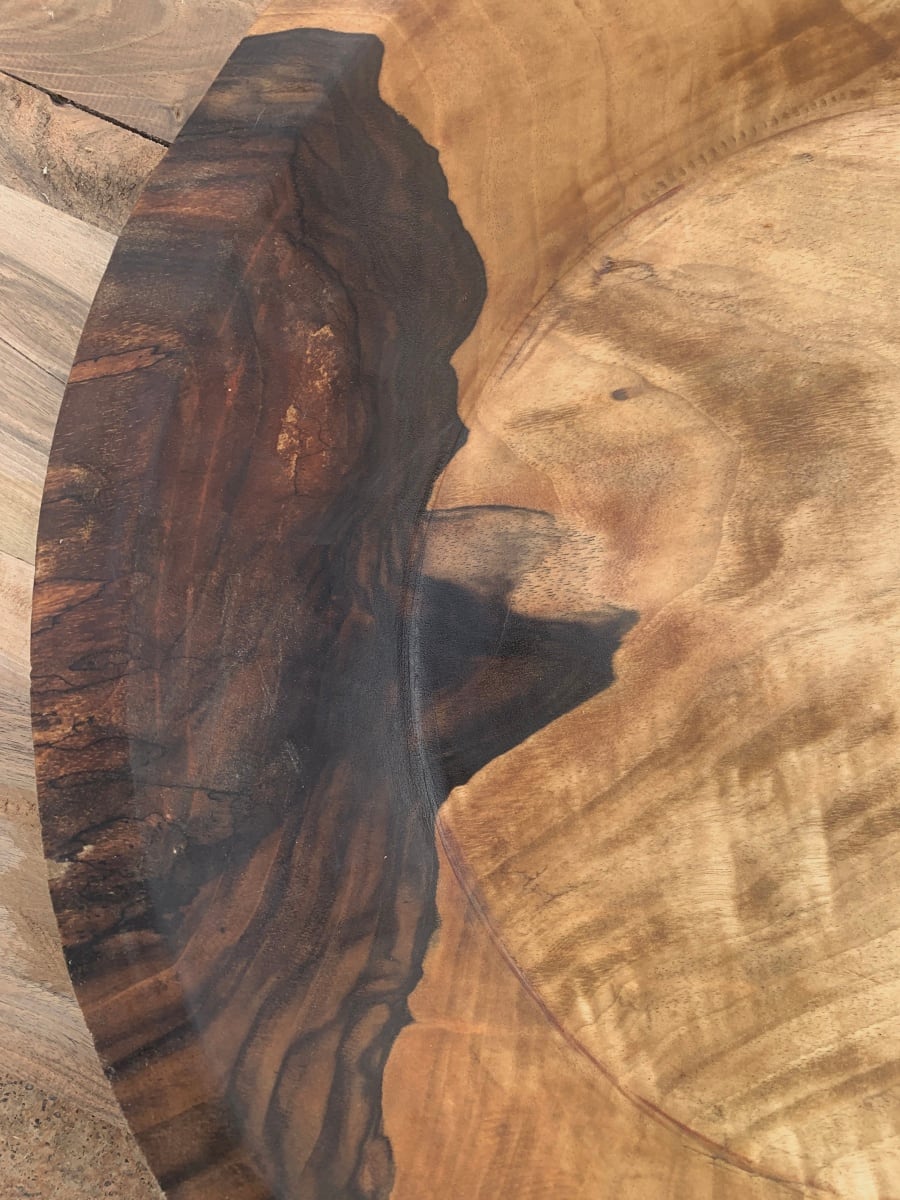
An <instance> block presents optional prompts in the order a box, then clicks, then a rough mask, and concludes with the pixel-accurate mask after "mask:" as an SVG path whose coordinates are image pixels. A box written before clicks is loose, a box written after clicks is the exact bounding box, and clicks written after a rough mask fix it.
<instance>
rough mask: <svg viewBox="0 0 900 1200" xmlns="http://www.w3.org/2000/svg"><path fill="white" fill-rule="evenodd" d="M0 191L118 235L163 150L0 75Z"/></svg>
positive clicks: (132, 134) (126, 131) (156, 144)
mask: <svg viewBox="0 0 900 1200" xmlns="http://www.w3.org/2000/svg"><path fill="white" fill-rule="evenodd" d="M0 127H2V129H3V137H2V138H0V186H4V187H9V188H14V189H15V190H16V191H19V192H23V193H24V194H25V195H26V196H30V197H31V198H32V199H33V200H42V201H43V202H44V203H45V204H49V205H51V206H52V207H53V208H58V209H60V210H61V211H62V212H65V213H69V214H70V215H71V216H73V217H79V218H80V219H81V220H84V221H88V222H90V224H92V225H97V226H99V227H100V228H101V229H106V230H109V231H110V232H111V233H118V232H119V230H120V229H121V228H122V226H123V225H124V224H125V221H126V220H127V218H128V214H129V213H130V212H131V209H132V208H133V207H134V202H135V200H136V199H137V196H138V193H139V192H140V190H141V188H142V187H143V186H144V184H145V183H146V181H147V176H148V175H149V174H150V172H151V171H152V170H153V168H154V167H155V166H156V164H157V163H158V162H159V160H160V158H161V157H162V155H163V152H164V149H165V147H163V146H162V145H159V144H158V143H156V142H151V141H149V140H148V139H147V138H143V137H139V136H138V135H137V134H134V133H130V132H129V131H128V130H126V129H120V128H118V127H117V126H115V125H112V124H110V123H109V122H107V121H101V120H100V119H99V118H98V117H94V116H92V115H91V114H90V113H86V112H82V111H81V110H80V109H78V108H75V107H74V106H73V105H71V104H65V103H59V102H55V101H54V100H52V99H51V98H50V97H49V96H48V95H47V94H46V93H45V92H42V91H39V90H38V89H37V88H33V87H30V86H29V85H28V84H25V83H20V82H19V81H18V80H16V79H11V78H10V77H9V76H4V75H2V74H0Z"/></svg>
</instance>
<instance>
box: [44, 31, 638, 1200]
mask: <svg viewBox="0 0 900 1200" xmlns="http://www.w3.org/2000/svg"><path fill="white" fill-rule="evenodd" d="M381 55H382V47H381V43H380V42H379V41H378V39H377V38H374V37H369V36H363V35H359V36H357V35H346V34H336V33H331V32H327V31H322V30H300V31H294V32H290V33H282V34H272V35H266V36H256V37H252V38H249V39H247V40H246V41H245V42H244V43H243V44H242V45H241V46H240V48H239V49H238V51H237V52H236V53H235V55H234V56H233V57H232V59H231V60H230V62H229V63H228V65H227V67H226V68H225V70H224V71H223V73H222V75H221V77H220V78H219V80H218V81H217V83H216V84H215V85H214V87H213V88H212V90H211V92H210V93H209V94H208V96H207V97H206V99H205V101H204V102H203V104H202V105H201V106H200V108H199V109H198V110H197V112H196V114H195V115H194V116H193V118H192V119H191V121H190V122H189V123H188V125H187V127H186V128H185V130H184V132H183V133H182V135H181V136H180V137H179V139H178V140H177V142H176V144H175V146H174V147H173V149H172V151H171V152H170V153H169V154H168V155H167V157H166V158H165V160H164V161H163V163H162V165H161V167H160V169H159V170H158V172H157V173H156V175H155V176H154V177H153V179H152V181H151V183H150V185H149V186H148V188H147V190H146V191H145V193H144V195H143V197H142V199H141V201H140V203H139V205H138V208H137V210H136V211H135V214H134V216H133V217H132V219H131V221H130V222H129V224H128V226H127V228H126V230H125V233H124V234H123V236H122V239H121V240H120V242H119V244H118V246H117V248H116V251H115V253H114V256H113V259H112V262H111V264H110V268H109V271H108V273H107V275H106V277H105V280H104V282H103V285H102V286H101V289H100V292H99V294H98V296H97V299H96V302H95V305H94V308H93V310H92V313H91V317H90V319H89V321H88V325H87V327H86V330H85V333H84V337H83V340H82V343H81V347H80V350H79V353H78V356H77V359H76V363H75V367H74V369H73V373H72V377H71V382H70V386H69V389H68V392H67V395H66V400H65V402H64V406H63V410H62V416H61V419H60V423H59V427H58V430H57V436H56V441H55V445H54V450H53V455H52V459H51V464H50V471H49V475H48V480H47V486H46V492H45V501H44V507H43V512H42V518H41V528H40V539H39V558H38V568H37V585H36V591H35V616H34V640H33V663H34V674H33V713H34V729H35V745H36V754H37V761H38V774H39V779H40V790H41V803H42V815H43V821H44V832H45V844H46V851H47V855H48V858H49V859H50V860H51V861H52V863H53V864H54V866H53V867H52V876H53V878H52V893H53V899H54V903H55V906H56V910H57V914H58V919H59V923H60V928H61V931H62V935H63V940H64V944H65V948H66V954H67V959H68V963H69V967H70V970H71V972H72V976H73V979H74V980H75V983H76V987H77V990H78V993H79V998H80V1000H81V1003H82V1006H83V1008H84V1011H85V1013H86V1016H87V1018H88V1022H89V1024H90V1026H91V1028H92V1030H93V1033H94V1035H95V1038H96V1041H97V1045H98V1049H99V1051H100V1054H101V1057H102V1059H103V1061H104V1063H105V1065H106V1067H107V1069H108V1072H109V1074H110V1076H111V1078H112V1079H113V1081H114V1084H115V1087H116V1090H117V1094H118V1096H119V1098H120V1100H121V1102H122V1104H123V1107H124V1109H125V1111H126V1114H127V1115H128V1118H129V1120H130V1121H131V1123H132V1126H133V1128H134V1129H135V1131H136V1133H137V1135H138V1137H139V1139H140V1141H141V1144H142V1146H143V1148H144V1150H145V1152H146V1153H147V1156H148V1160H149V1162H150V1164H151V1166H152V1168H153V1170H154V1171H155V1172H156V1174H157V1176H158V1178H159V1179H160V1181H161V1183H162V1185H163V1187H164V1189H165V1190H166V1191H167V1193H168V1194H169V1195H170V1196H174V1197H179V1198H187V1197H200V1196H203V1197H207V1196H209V1197H212V1196H217V1197H218V1196H223V1197H225V1196H227V1197H229V1198H232V1200H238V1198H240V1200H249V1198H261V1197H268V1196H277V1197H292V1198H300V1197H316V1198H318V1197H322V1198H329V1200H351V1198H352V1200H363V1198H368V1200H374V1198H378V1197H385V1196H387V1195H388V1194H389V1192H390V1189H391V1181H392V1161H391V1150H390V1145H389V1143H388V1140H387V1138H386V1137H385V1134H384V1131H383V1128H382V1115H381V1087H382V1072H383V1068H384V1064H385V1061H386V1058H387V1055H388V1053H389V1051H390V1049H391V1046H392V1043H393V1041H394V1039H395V1037H396V1035H397V1033H398V1031H399V1030H400V1029H401V1028H402V1026H403V1025H404V1024H405V1023H407V1022H408V1020H409V1014H408V1008H407V998H408V996H409V994H410V992H411V991H412V989H413V988H414V987H415V986H416V983H417V982H418V980H419V977H420V974H421V964H422V960H423V958H424V954H425V949H426V946H427V944H428V941H429V938H430V937H431V935H432V933H433V931H434V929H435V925H436V910H435V882H436V853H435V845H434V829H433V815H434V806H435V804H436V803H439V802H440V801H441V799H442V798H443V796H444V795H446V792H447V789H448V787H449V785H450V784H451V783H453V782H458V781H459V780H461V779H464V778H466V777H467V776H468V775H469V774H471V773H472V771H473V770H475V769H477V767H478V766H479V765H481V764H482V763H483V762H485V761H486V760H487V759H488V758H490V757H492V756H493V755H494V754H496V753H498V752H499V751H500V750H501V749H506V748H508V747H509V746H510V745H512V744H514V742H515V741H516V740H518V739H520V738H521V737H522V736H524V735H525V734H526V733H528V732H530V731H531V730H533V729H534V728H536V727H537V725H538V724H541V723H543V722H544V721H546V720H549V719H550V718H551V717H552V716H553V715H556V714H557V713H558V712H559V711H561V710H562V709H564V708H566V707H569V706H571V705H572V704H573V703H577V702H578V701H579V700H580V699H583V698H584V697H585V696H586V695H587V694H590V692H591V691H592V690H597V689H598V688H600V687H603V686H606V685H607V684H608V682H609V681H610V679H611V670H610V661H611V657H612V653H613V652H614V649H615V646H616V645H617V644H618V636H619V635H620V633H621V632H622V631H623V630H624V629H625V628H627V627H628V625H629V623H630V622H631V621H632V620H633V617H632V616H631V615H629V614H625V615H622V614H615V613H614V614H612V615H611V614H609V613H604V614H601V616H600V617H599V618H598V619H597V620H589V621H586V622H582V623H579V622H561V623H553V622H550V623H548V622H546V621H532V620H530V619H529V618H527V617H518V618H517V617H515V615H513V619H512V620H510V614H509V610H508V604H505V597H506V596H507V594H508V592H509V581H508V579H506V580H504V579H503V578H500V576H502V572H501V573H500V575H498V579H499V583H498V585H497V589H496V591H495V594H494V595H493V596H487V597H486V596H485V594H484V589H483V588H482V590H481V594H479V590H478V588H477V587H469V586H467V585H466V584H465V581H463V583H462V584H460V585H459V586H456V585H453V584H449V583H447V582H446V581H440V580H438V579H436V578H435V579H431V578H430V577H427V576H426V578H425V580H424V582H423V584H422V585H421V586H419V585H418V584H417V583H416V580H417V578H418V573H419V565H418V564H419V563H420V558H421V552H422V540H423V539H422V535H421V530H422V528H423V527H424V526H423V511H424V505H425V503H426V501H427V498H428V496H429V493H430V490H431V488H432V484H433V482H434V480H435V478H436V476H437V475H438V473H439V472H440V471H441V470H442V468H443V467H444V465H445V464H446V462H447V461H448V458H449V457H450V456H451V455H452V454H453V452H454V450H455V449H456V448H457V447H458V446H459V444H460V443H461V441H462V439H463V438H464V436H465V430H464V428H463V426H462V425H461V423H460V420H459V417H458V414H457V410H456V377H455V375H454V372H453V369H452V367H451V365H450V358H451V355H452V354H453V352H454V350H455V348H456V347H457V346H458V345H459V344H460V343H461V342H462V341H463V339H465V338H466V336H467V335H468V333H469V332H470V330H471V329H472V327H473V324H474V322H475V320H476V319H477V316H478V313H479V311H480V308H481V304H482V302H483V297H484V294H485V279H484V271H483V267H482V263H481V260H480V258H479V255H478V252H477V250H476V247H475V245H474V243H473V242H472V240H471V238H470V237H469V236H468V234H467V233H466V231H465V230H464V228H463V226H462V223H461V221H460V219H459V217H458V215H457V212H456V210H455V208H454V206H453V204H452V203H451V201H450V198H449V196H448V188H447V182H446V180H445V178H444V175H443V173H442V171H441V168H440V165H439V163H438V157H437V153H436V151H435V150H434V149H433V148H432V147H430V146H429V145H428V144H426V142H425V141H424V140H423V139H422V138H421V136H420V135H419V134H418V133H417V132H416V131H415V129H413V128H412V126H411V125H409V124H408V123H407V122H406V121H405V120H404V119H403V118H402V117H401V116H399V115H398V114H397V113H396V112H395V111H394V110H393V109H391V108H390V107H389V106H388V105H387V104H385V103H384V102H383V101H382V100H381V99H380V97H379V94H378V77H379V70H380V64H381ZM436 520H438V518H434V519H433V522H434V521H436ZM433 522H432V523H433ZM454 588H455V590H454ZM488 590H490V589H488ZM413 591H416V594H417V596H418V599H417V600H416V604H415V607H416V612H417V613H418V618H417V620H416V622H414V625H415V637H414V643H415V647H416V652H417V653H420V654H421V655H422V660H423V662H424V663H425V668H424V676H423V679H422V681H421V683H420V684H419V685H416V686H414V687H413V688H410V687H409V686H408V672H409V663H408V661H407V653H408V650H407V647H408V643H409V630H410V613H411V611H412V608H413V604H412V598H411V597H412V592H413ZM504 605H505V607H504ZM598 621H599V626H600V628H601V632H599V633H598V631H597V630H598ZM463 628H465V629H472V628H474V629H476V630H480V632H476V633H475V634H474V635H472V636H471V637H470V638H469V641H468V642H466V640H465V639H462V640H460V637H459V636H458V635H459V634H460V631H461V630H462V629H463ZM448 637H449V638H450V643H451V644H454V643H455V645H456V646H457V647H458V653H457V655H456V657H454V655H453V654H451V655H449V656H448V654H447V650H446V642H447V639H448ZM598 638H599V639H600V640H599V642H598V640H597V639H598ZM429 646H434V647H437V649H435V650H433V651H429ZM542 646H545V647H549V650H547V652H546V653H544V651H542V650H541V647H542ZM597 646H600V649H601V653H600V658H599V659H598V660H596V661H595V662H594V664H593V666H591V668H590V670H589V672H588V675H587V677H585V675H584V674H583V673H582V674H581V675H579V674H578V672H577V671H575V674H574V676H573V669H574V667H575V665H576V664H577V662H578V661H579V660H580V659H581V658H583V656H584V650H585V648H586V647H593V648H595V649H596V648H597ZM542 655H543V657H542ZM516 661H519V662H525V663H526V667H525V668H524V669H525V672H526V674H525V675H520V676H516V677H515V678H513V677H512V675H510V674H509V664H510V663H513V662H516ZM491 662H503V663H506V664H507V667H506V668H505V669H506V672H507V674H506V676H503V674H502V672H501V675H500V676H498V675H497V674H496V673H494V674H493V675H492V674H491V671H490V670H488V669H486V664H488V666H489V665H490V663H491ZM598 662H599V666H598ZM528 663H530V664H531V666H528V665H527V664H528ZM529 671H530V675H529V674H528V672H529ZM548 672H549V675H548ZM554 672H555V674H554ZM513 674H515V673H514V672H513ZM526 676H527V679H526ZM551 677H552V678H551ZM573 678H574V683H573ZM498 679H499V680H500V682H498ZM548 679H551V682H552V681H553V680H557V682H558V685H559V686H558V687H548V686H547V681H548ZM523 680H524V681H525V682H523ZM485 681H487V682H485ZM529 688H530V689H531V690H530V692H529V690H528V689H529ZM523 695H525V696H526V699H527V704H526V705H525V708H524V709H523V705H522V696H523ZM454 697H456V699H455V700H454ZM479 697H480V698H481V703H480V706H479V704H478V703H475V701H478V699H479ZM529 697H530V699H529ZM538 701H540V702H539V703H538ZM473 703H474V709H473ZM525 709H527V712H526V711H525ZM414 710H415V711H414ZM473 711H475V712H476V713H479V712H480V713H483V714H486V715H485V717H484V719H485V720H487V719H488V718H490V720H491V721H492V722H493V724H494V725H495V726H496V728H497V729H498V730H499V731H500V732H499V733H498V734H497V735H496V737H494V738H493V740H492V739H491V738H490V737H488V738H487V739H485V738H484V736H483V734H484V730H480V729H479V728H478V725H479V721H480V719H481V718H478V719H476V721H475V724H474V726H473V724H472V712H473ZM435 714H437V715H435ZM419 728H425V729H427V731H428V733H427V736H428V737H429V739H430V741H429V747H430V749H429V751H428V752H429V754H430V755H431V756H432V759H431V762H432V766H434V763H435V762H437V763H439V764H440V763H443V767H441V766H438V767H436V768H435V774H436V777H437V778H438V783H437V784H436V785H434V787H435V790H434V793H433V794H432V793H431V792H429V789H428V788H427V787H426V780H425V779H424V777H423V770H422V762H423V760H422V757H421V753H420V747H419V746H418V745H417V744H416V740H415V737H414V736H412V735H411V731H412V730H415V729H419ZM460 747H462V748H460ZM442 771H443V776H442V774H441V772H442Z"/></svg>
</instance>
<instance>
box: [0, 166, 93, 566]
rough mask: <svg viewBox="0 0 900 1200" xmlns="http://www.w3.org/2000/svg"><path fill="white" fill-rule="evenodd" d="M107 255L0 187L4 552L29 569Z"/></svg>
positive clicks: (48, 212) (81, 232)
mask: <svg viewBox="0 0 900 1200" xmlns="http://www.w3.org/2000/svg"><path fill="white" fill-rule="evenodd" d="M112 246H113V239H112V237H111V236H110V235H109V234H105V233H101V232H100V231H99V230H95V229H93V228H92V227H91V226H88V225H85V224H83V223H82V222H80V221H76V220H74V219H73V218H71V217H66V216H64V215H63V214H62V213H56V212H54V211H53V210H52V209H50V208H48V207H47V206H45V205H43V204H40V203H38V202H37V201H35V200H31V199H29V198H28V197H26V196H24V195H21V194H20V193H18V192H15V191H13V190H12V189H10V188H0V550H3V551H5V552H6V553H8V554H11V555H13V556H14V557H16V558H19V559H21V560H23V561H24V562H27V563H31V562H32V561H33V558H34V539H35V534H36V531H37V517H38V510H39V507H40V498H41V490H42V487H43V482H44V472H45V470H46V465H47V455H48V454H49V453H50V439H51V437H52V434H53V426H54V424H55V421H56V414H57V411H58V409H59V402H60V400H61V399H62V392H63V388H64V386H65V381H66V377H67V375H68V372H69V365H70V363H71V361H72V356H73V355H74V353H75V346H76V344H77V341H78V334H79V332H80V330H81V326H82V325H83V323H84V319H85V317H86V316H87V311H88V306H89V304H90V301H91V299H92V298H93V294H94V291H95V290H96V287H97V284H98V283H99V281H100V276H101V275H102V273H103V268H104V267H105V266H106V262H107V259H108V258H109V255H110V253H111V251H112Z"/></svg>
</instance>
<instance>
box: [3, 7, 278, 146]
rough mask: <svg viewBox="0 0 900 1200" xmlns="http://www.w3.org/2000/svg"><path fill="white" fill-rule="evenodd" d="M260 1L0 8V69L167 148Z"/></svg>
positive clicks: (240, 35) (252, 15) (232, 47)
mask: <svg viewBox="0 0 900 1200" xmlns="http://www.w3.org/2000/svg"><path fill="white" fill-rule="evenodd" d="M264 7H265V0H200V2H199V3H193V2H191V3H184V2H183V0H159V2H158V3H155V4H152V5H148V4H146V3H145V2H144V0H118V2H117V3H116V4H113V5H110V4H109V3H108V2H107V0H44V2H41V3H36V2H34V0H2V3H0V71H5V72H8V73H9V74H12V75H15V76H17V77H18V78H19V79H24V80H26V81H28V82H29V83H34V84H38V85H39V86H41V87H44V88H47V89H48V90H49V91H52V92H56V93H58V94H61V95H64V96H66V97H68V98H69V99H71V100H75V101H77V102H78V103H79V104H81V105H83V106H84V107H85V108H87V109H89V110H90V111H92V112H95V113H99V114H101V115H103V116H107V117H112V118H114V119H115V120H117V121H121V122H122V123H123V124H125V125H127V126H128V127H129V128H131V129H133V130H138V131H140V132H142V133H147V134H152V135H153V136H155V137H158V138H161V139H163V140H164V141H171V140H172V138H174V136H175V134H176V133H177V132H178V130H179V129H180V128H181V126H182V125H183V123H184V121H185V120H186V119H187V117H188V116H189V115H190V113H191V112H192V111H193V109H194V107H195V105H196V104H197V102H198V101H199V99H200V97H201V96H202V95H203V93H204V92H205V91H206V89H207V87H209V85H210V83H211V82H212V81H213V79H214V78H215V76H216V74H217V73H218V71H219V69H220V68H221V67H222V64H223V63H224V62H225V60H226V58H227V57H228V55H229V54H230V53H231V51H232V50H233V49H234V47H235V46H236V44H237V43H238V41H239V40H240V39H241V37H242V36H243V34H244V33H245V32H246V30H247V29H248V28H249V27H250V25H251V24H252V23H253V19H254V17H255V16H256V15H257V14H258V13H259V12H260V11H261V10H262V9H263V8H264Z"/></svg>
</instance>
